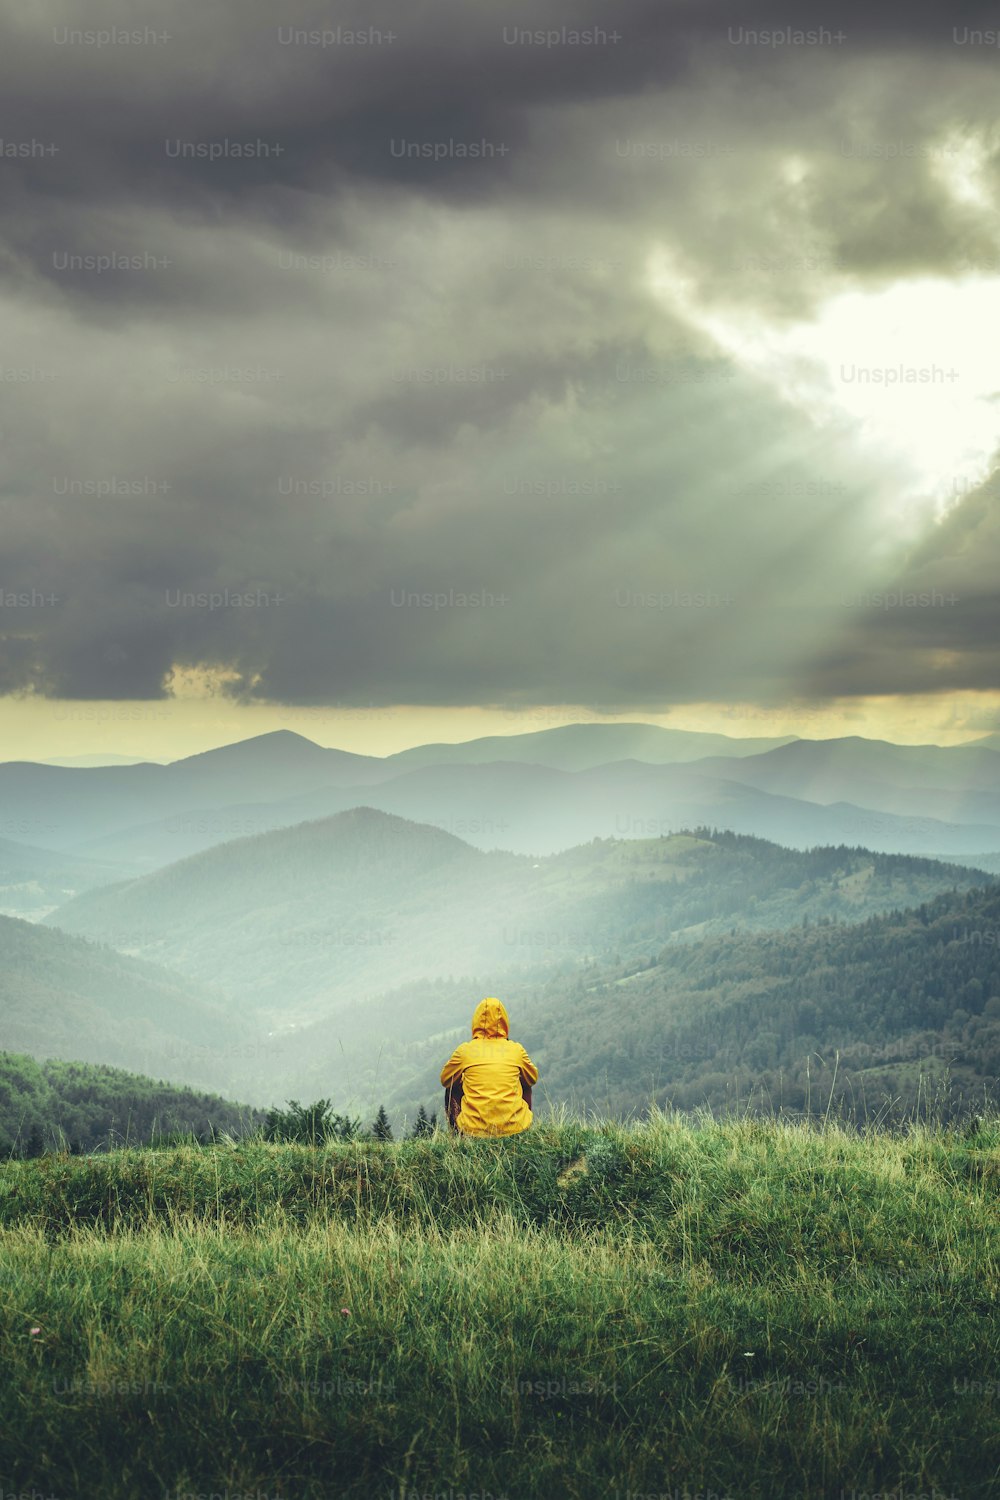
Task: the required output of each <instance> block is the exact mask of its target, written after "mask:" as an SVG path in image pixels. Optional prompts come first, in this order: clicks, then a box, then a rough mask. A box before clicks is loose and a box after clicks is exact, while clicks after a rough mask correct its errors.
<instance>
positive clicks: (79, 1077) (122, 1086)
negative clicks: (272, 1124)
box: [0, 1052, 263, 1158]
mask: <svg viewBox="0 0 1000 1500" xmlns="http://www.w3.org/2000/svg"><path fill="white" fill-rule="evenodd" d="M262 1119H263V1112H262V1111H260V1110H252V1109H248V1108H246V1107H245V1106H243V1105H238V1104H231V1103H229V1102H228V1101H227V1100H225V1099H219V1098H217V1097H215V1096H213V1095H211V1094H196V1093H194V1092H192V1091H191V1090H190V1089H178V1088H172V1087H171V1086H170V1085H169V1084H166V1083H162V1082H159V1083H158V1082H154V1080H153V1079H152V1078H144V1077H140V1076H139V1075H137V1074H135V1073H126V1072H123V1071H122V1070H120V1069H118V1068H107V1067H100V1066H95V1065H94V1064H91V1063H78V1062H55V1061H49V1062H44V1063H39V1062H37V1061H36V1060H35V1059H34V1058H33V1057H28V1056H26V1055H24V1054H19V1053H15V1052H0V1158H5V1157H10V1156H11V1154H12V1153H19V1154H21V1155H31V1154H35V1153H37V1151H38V1149H39V1148H42V1147H44V1148H45V1149H46V1150H50V1149H53V1148H57V1147H60V1146H62V1145H63V1144H69V1145H70V1146H72V1147H73V1148H74V1149H76V1150H81V1151H95V1150H100V1149H102V1148H105V1147H108V1146H111V1145H114V1144H122V1143H123V1142H124V1141H128V1142H129V1143H130V1144H131V1145H134V1146H141V1145H147V1144H148V1143H149V1142H150V1140H151V1139H152V1138H153V1137H154V1135H158V1136H163V1135H166V1134H168V1133H170V1132H172V1131H184V1132H190V1133H192V1134H194V1135H199V1136H206V1135H207V1136H210V1135H212V1134H213V1133H217V1134H221V1133H222V1132H223V1131H226V1132H228V1133H231V1134H239V1133H241V1132H242V1131H243V1130H244V1129H246V1128H247V1127H252V1126H253V1125H256V1124H258V1123H259V1122H260V1121H261V1120H262Z"/></svg>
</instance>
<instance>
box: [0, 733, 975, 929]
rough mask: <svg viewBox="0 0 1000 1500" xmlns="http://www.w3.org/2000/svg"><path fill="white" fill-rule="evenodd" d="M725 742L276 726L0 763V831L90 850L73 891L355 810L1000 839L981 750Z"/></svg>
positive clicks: (802, 838)
mask: <svg viewBox="0 0 1000 1500" xmlns="http://www.w3.org/2000/svg"><path fill="white" fill-rule="evenodd" d="M724 738H725V737H723V736H718V735H699V734H692V733H688V732H685V731H681V730H667V729H660V728H658V727H656V726H653V725H643V724H638V725H606V724H576V725H563V726H558V727H555V728H551V729H545V730H539V731H536V732H534V733H532V734H527V735H514V736H511V737H510V740H507V739H504V738H501V737H492V738H488V739H481V740H473V741H470V742H467V743H465V744H460V745H450V746H435V745H430V746H419V747H416V748H414V749H412V750H406V751H402V752H400V753H399V754H397V755H393V756H388V757H384V758H379V757H375V756H361V755H353V754H350V753H348V752H346V751H341V750H334V749H324V748H323V747H321V746H319V745H315V744H314V743H313V742H312V741H311V740H308V739H305V738H304V737H302V736H301V735H297V734H293V733H291V732H290V731H285V730H281V731H277V732H275V733H273V734H266V735H260V736H257V737H256V738H254V739H250V740H244V741H241V742H239V743H237V744H234V745H227V746H222V747H220V748H219V749H216V750H210V751H206V752H204V753H203V754H200V755H194V756H189V757H186V758H185V759H183V760H179V761H175V762H172V763H171V764H168V765H160V764H154V763H150V762H146V763H142V764H138V765H115V766H101V767H90V768H81V767H60V766H52V765H38V764H33V763H30V762H6V763H3V764H0V838H3V839H6V840H7V841H12V842H16V843H19V844H21V845H22V846H24V845H28V846H34V847H36V848H44V849H48V850H50V851H60V852H63V853H65V854H67V855H72V856H74V858H75V859H84V860H85V861H87V862H89V863H90V865H91V867H92V868H91V871H90V873H89V874H88V875H86V876H84V875H83V874H82V872H81V871H80V869H79V867H76V868H75V869H71V868H70V867H69V866H67V868H66V870H65V871H64V872H63V873H62V874H61V875H60V874H59V873H58V872H56V881H57V883H58V881H59V879H61V880H62V883H63V884H64V885H66V886H68V887H69V888H72V889H75V890H78V889H81V888H86V886H83V887H81V886H80V885H79V883H78V882H79V880H80V879H81V878H82V879H85V880H89V881H90V882H91V883H92V884H98V883H101V882H102V881H103V880H107V879H114V878H115V876H116V874H117V875H122V874H125V873H127V872H129V871H131V872H133V873H140V872H143V871H149V870H153V869H156V868H159V867H162V866H165V865H168V864H172V863H174V862H175V861H177V860H178V859H182V858H185V857H186V856H188V855H190V854H194V853H198V852H200V851H201V850H204V849H208V848H211V847H213V846H214V845H217V844H221V843H225V842H228V841H230V840H232V839H237V838H240V837H244V836H248V835H251V834H257V833H265V832H269V831H271V830H273V829H277V828H282V827H290V826H292V825H293V824H296V823H302V822H306V821H313V820H316V819H319V818H324V817H329V816H331V815H333V814H335V813H338V812H346V811H349V810H350V809H352V808H354V807H358V806H369V807H374V808H377V809H379V810H381V811H383V812H388V813H394V814H396V815H397V816H400V817H404V818H407V819H410V820H411V821H415V822H421V823H432V824H434V825H436V826H437V827H439V828H442V829H444V830H445V831H447V832H451V833H454V834H456V835H457V836H458V837H460V838H462V839H464V840H466V841H468V842H469V843H472V844H474V845H476V846H477V847H478V848H481V849H507V850H510V851H513V852H517V853H522V854H532V855H535V856H538V855H546V854H552V853H556V852H558V851H559V850H562V849H567V848H570V847H572V846H573V845H575V844H579V843H582V842H584V841H586V840H588V839H591V838H595V837H597V838H609V837H619V838H621V837H625V838H634V837H649V836H654V835H657V834H661V833H670V832H672V831H674V830H676V829H678V828H681V827H691V826H693V825H695V824H698V825H704V826H709V827H718V828H730V829H733V830H735V831H737V832H741V833H748V834H753V835H755V836H757V837H760V838H766V839H771V840H774V841H776V842H779V843H783V844H786V845H788V846H791V847H795V848H802V849H804V848H809V847H812V846H815V845H819V844H839V843H846V844H859V845H863V846H864V847H866V848H870V849H875V850H881V851H884V852H893V851H895V852H904V853H913V854H927V855H932V856H933V855H942V856H949V857H954V856H957V857H959V858H963V857H964V858H972V857H974V856H977V855H990V854H995V853H997V852H998V851H1000V753H998V751H997V750H996V749H993V748H982V747H981V746H979V745H962V746H955V747H939V746H919V745H918V746H909V745H892V744H889V743H887V742H885V741H878V740H864V739H860V738H851V737H848V738H845V739H838V740H803V739H793V740H786V741H784V742H782V743H778V744H775V743H773V742H770V741H765V742H763V743H764V744H766V745H768V746H769V748H766V749H763V750H761V749H760V745H761V743H762V742H761V741H751V740H746V739H743V740H736V739H734V740H731V741H729V742H727V749H726V753H725V754H719V748H720V746H719V741H720V740H724ZM706 751H708V752H710V753H707V754H706ZM4 883H8V882H4ZM9 883H14V882H9ZM38 904H39V906H41V905H42V904H43V903H42V902H39V903H38ZM6 909H9V908H8V906H6V905H5V904H4V903H3V900H2V898H0V910H6Z"/></svg>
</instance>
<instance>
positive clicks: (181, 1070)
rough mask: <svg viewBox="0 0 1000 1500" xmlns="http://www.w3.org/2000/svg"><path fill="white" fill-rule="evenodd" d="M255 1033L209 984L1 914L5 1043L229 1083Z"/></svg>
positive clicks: (0, 1002)
mask: <svg viewBox="0 0 1000 1500" xmlns="http://www.w3.org/2000/svg"><path fill="white" fill-rule="evenodd" d="M254 1044H255V1033H253V1032H252V1031H251V1030H250V1029H249V1028H247V1027H246V1026H245V1025H244V1024H243V1023H242V1021H241V1020H240V1019H239V1018H238V1017H235V1018H234V1017H233V1016H232V1015H226V1014H225V1012H224V1011H223V1010H222V1009H220V1007H219V1004H218V995H217V994H216V993H215V992H214V991H213V990H211V989H209V988H207V987H203V986H200V985H197V984H194V983H190V982H188V981H186V980H184V979H182V978H181V977H180V976H179V975H178V974H177V973H170V972H167V971H165V970H162V969H157V968H156V967H155V966H154V965H152V964H148V963H143V962H140V961H138V960H136V959H131V958H127V957H123V956H122V955H121V954H119V953H115V952H112V951H111V950H110V949H108V948H105V947H100V946H98V945H96V944H94V943H88V942H85V941H83V940H82V939H80V938H78V937H71V936H69V935H68V934H67V933H64V932H56V931H53V930H50V929H49V928H47V927H43V926H38V925H35V924H32V923H30V922H23V921H19V920H17V919H16V918H9V917H0V1048H3V1049H4V1050H7V1051H11V1052H27V1053H30V1054H31V1055H32V1056H33V1057H36V1058H63V1059H72V1060H76V1061H80V1062H88V1063H108V1064H115V1065H118V1066H121V1067H127V1068H131V1069H134V1070H136V1071H140V1072H145V1073H155V1074H156V1075H157V1076H159V1077H168V1078H171V1079H173V1080H176V1081H183V1082H188V1083H202V1084H204V1085H205V1086H215V1087H223V1088H224V1087H226V1082H225V1080H226V1079H227V1077H228V1076H229V1075H230V1073H231V1071H232V1067H233V1062H234V1059H235V1058H237V1057H238V1056H240V1055H241V1054H242V1053H244V1052H245V1051H246V1050H247V1049H248V1048H251V1047H252V1046H253V1045H254Z"/></svg>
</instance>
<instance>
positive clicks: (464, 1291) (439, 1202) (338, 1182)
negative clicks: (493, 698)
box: [0, 1115, 1000, 1500]
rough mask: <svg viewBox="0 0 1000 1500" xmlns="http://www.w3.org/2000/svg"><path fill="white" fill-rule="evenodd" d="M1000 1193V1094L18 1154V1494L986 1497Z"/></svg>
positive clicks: (12, 1342) (1, 1328)
mask: <svg viewBox="0 0 1000 1500" xmlns="http://www.w3.org/2000/svg"><path fill="white" fill-rule="evenodd" d="M998 1191H1000V1123H998V1122H996V1121H989V1122H987V1123H986V1124H985V1125H983V1126H981V1127H980V1129H979V1131H978V1132H977V1133H976V1134H975V1135H974V1136H968V1137H966V1136H963V1135H960V1134H958V1133H956V1132H953V1131H949V1130H945V1129H942V1128H940V1127H933V1126H917V1127H915V1128H913V1129H912V1130H911V1131H910V1132H908V1133H907V1134H905V1135H875V1134H874V1133H872V1134H868V1135H864V1134H857V1133H854V1132H852V1131H849V1130H846V1129H844V1128H842V1127H841V1126H839V1125H835V1124H832V1123H829V1122H828V1123H827V1125H826V1126H825V1127H823V1128H807V1127H803V1126H796V1125H790V1124H786V1123H781V1122H777V1121H767V1122H761V1121H756V1122H755V1121H750V1120H730V1121H724V1122H713V1121H709V1120H702V1121H700V1122H697V1123H692V1122H690V1121H685V1120H683V1119H681V1118H679V1117H676V1116H663V1115H660V1116H656V1117H655V1118H654V1119H653V1120H652V1121H650V1122H649V1123H648V1124H646V1125H643V1126H641V1127H632V1128H629V1127H623V1126H614V1125H603V1126H600V1127H596V1126H590V1127H587V1126H584V1125H582V1124H580V1123H576V1122H572V1121H563V1122H561V1123H558V1124H553V1125H545V1126H542V1127H537V1128H535V1129H533V1130H532V1131H531V1132H529V1133H528V1134H526V1135H525V1136H522V1137H515V1138H512V1139H508V1140H500V1141H469V1140H456V1139H453V1138H449V1137H447V1136H443V1135H438V1136H434V1137H431V1138H430V1139H427V1140H416V1141H406V1142H402V1143H400V1144H398V1145H377V1144H373V1143H371V1142H369V1143H365V1144H361V1143H356V1142H355V1143H345V1144H340V1143H338V1144H335V1145H329V1146H326V1147H323V1148H320V1149H318V1150H313V1149H310V1148H307V1147H298V1146H293V1145H266V1144H263V1143H260V1142H246V1143H243V1144H239V1145H227V1146H214V1147H211V1148H203V1149H197V1148H191V1147H186V1148H185V1147H180V1148H177V1149H176V1150H159V1151H151V1150H150V1151H128V1152H119V1153H113V1154H109V1155H106V1156H102V1157H90V1158H51V1157H50V1158H42V1159H41V1160H38V1161H33V1162H25V1163H11V1164H9V1165H7V1166H5V1167H3V1168H2V1178H0V1226H2V1227H0V1336H2V1339H3V1348H4V1353H5V1363H4V1373H3V1378H2V1385H0V1488H2V1489H3V1490H4V1492H5V1494H9V1493H10V1492H14V1493H17V1492H19V1491H21V1490H23V1489H25V1488H29V1489H30V1487H34V1489H35V1490H36V1492H37V1493H39V1494H45V1495H49V1496H55V1497H59V1500H62V1497H67V1500H68V1497H70V1496H76V1495H90V1494H95V1495H96V1494H100V1495H101V1496H104V1497H109V1500H115V1497H119V1496H120V1497H132V1496H136V1497H139V1496H141V1497H143V1500H146V1497H149V1496H154V1497H155V1496H160V1495H171V1496H174V1497H177V1496H184V1495H191V1494H202V1495H204V1494H209V1493H214V1494H216V1495H220V1496H223V1495H224V1496H226V1497H227V1500H237V1497H238V1496H239V1495H241V1494H248V1493H251V1494H255V1495H256V1496H257V1500H260V1497H263V1496H268V1497H279V1496H280V1497H289V1500H292V1497H294V1500H312V1497H314V1496H315V1497H320V1496H323V1497H326V1496H328V1495H329V1496H341V1495H343V1496H348V1497H349V1496H355V1495H358V1496H361V1495H365V1496H369V1497H370V1496H385V1497H387V1500H388V1497H389V1496H392V1497H398V1496H400V1495H401V1494H402V1495H411V1494H413V1495H419V1496H428V1495H448V1496H449V1500H454V1497H456V1496H458V1495H460V1494H462V1493H466V1494H469V1493H472V1492H478V1494H479V1495H481V1496H482V1495H483V1494H484V1493H485V1494H488V1495H492V1496H500V1495H507V1496H509V1497H511V1500H514V1497H518V1500H520V1497H523V1496H534V1495H538V1496H550V1495H551V1496H571V1497H572V1496H580V1497H590V1496H608V1497H612V1496H616V1495H617V1496H618V1497H620V1500H625V1497H626V1496H627V1495H629V1494H630V1493H631V1495H632V1497H636V1496H638V1495H643V1494H656V1495H659V1496H667V1495H669V1496H670V1497H671V1500H675V1497H680V1496H683V1495H684V1493H685V1491H687V1492H688V1494H689V1495H692V1496H693V1495H697V1494H698V1493H699V1492H700V1493H701V1495H702V1496H703V1497H704V1496H705V1495H706V1494H707V1493H708V1492H710V1491H712V1492H714V1494H715V1495H716V1496H717V1497H722V1496H724V1495H728V1496H731V1497H734V1500H735V1497H739V1500H757V1497H760V1500H765V1497H772V1496H773V1497H776V1500H781V1497H802V1500H814V1497H815V1500H819V1497H823V1500H826V1497H828V1496H833V1497H837V1500H839V1497H841V1496H843V1500H851V1495H852V1491H854V1492H856V1496H857V1497H858V1500H860V1497H861V1496H862V1495H863V1494H864V1493H865V1492H868V1493H875V1492H883V1493H884V1492H886V1491H890V1492H892V1491H894V1490H895V1491H901V1492H902V1494H903V1495H918V1494H921V1493H924V1494H927V1495H930V1494H932V1493H933V1492H934V1491H935V1490H936V1491H937V1493H938V1496H946V1495H950V1496H956V1497H962V1500H965V1497H986V1496H990V1495H996V1494H1000V1422H998V1412H1000V1317H998V1289H1000V1274H998V1259H1000V1254H998V1252H1000V1236H998V1228H1000V1214H998ZM33 1330H38V1331H37V1332H33Z"/></svg>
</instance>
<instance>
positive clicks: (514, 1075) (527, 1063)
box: [441, 995, 538, 1135]
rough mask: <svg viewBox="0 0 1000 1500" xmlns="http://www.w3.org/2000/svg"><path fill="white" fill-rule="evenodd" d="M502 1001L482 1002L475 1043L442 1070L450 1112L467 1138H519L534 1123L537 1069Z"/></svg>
mask: <svg viewBox="0 0 1000 1500" xmlns="http://www.w3.org/2000/svg"><path fill="white" fill-rule="evenodd" d="M509 1030H510V1022H509V1020H508V1018H507V1012H506V1010H505V1009H504V1007H503V1005H502V1004H501V1002H500V1001H499V1000H497V999H496V998H495V997H494V996H492V995H491V996H488V997H487V998H486V999H485V1000H480V1002H479V1004H478V1005H477V1006H476V1009H475V1011H474V1012H473V1016H472V1041H471V1042H462V1043H461V1044H460V1045H459V1046H458V1047H456V1048H455V1051H454V1052H453V1053H452V1054H451V1056H450V1057H449V1059H448V1061H447V1062H446V1063H445V1065H444V1067H443V1068H442V1069H441V1083H442V1085H443V1087H444V1104H445V1112H446V1113H447V1116H448V1124H449V1125H450V1126H451V1128H452V1130H457V1131H459V1132H460V1134H462V1135H517V1134H518V1133H519V1132H520V1131H522V1130H527V1128H528V1126H529V1125H530V1124H531V1121H532V1113H531V1086H532V1084H535V1083H537V1082H538V1069H537V1068H536V1067H535V1065H534V1063H533V1062H532V1061H531V1058H530V1057H529V1056H528V1054H527V1052H525V1050H524V1048H523V1047H522V1046H521V1044H520V1042H512V1041H510V1039H509V1037H508V1032H509Z"/></svg>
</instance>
